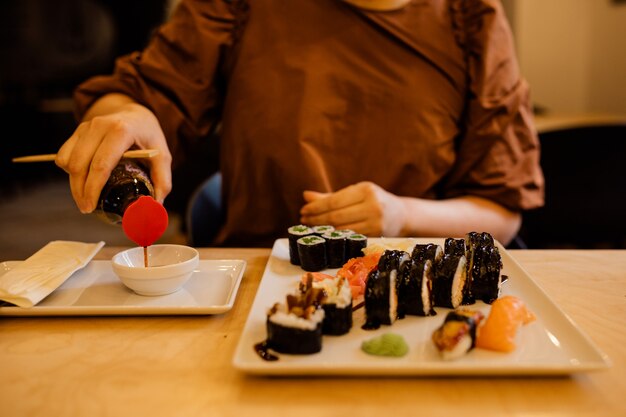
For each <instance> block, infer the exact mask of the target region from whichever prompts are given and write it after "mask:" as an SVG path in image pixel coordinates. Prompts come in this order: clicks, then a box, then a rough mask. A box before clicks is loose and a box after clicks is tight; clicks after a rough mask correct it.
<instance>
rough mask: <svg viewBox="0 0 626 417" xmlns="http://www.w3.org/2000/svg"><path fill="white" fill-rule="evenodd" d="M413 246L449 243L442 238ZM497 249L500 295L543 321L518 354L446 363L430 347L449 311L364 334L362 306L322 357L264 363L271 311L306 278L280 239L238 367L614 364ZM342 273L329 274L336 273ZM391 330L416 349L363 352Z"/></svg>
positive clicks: (416, 370) (526, 333)
mask: <svg viewBox="0 0 626 417" xmlns="http://www.w3.org/2000/svg"><path fill="white" fill-rule="evenodd" d="M386 240H387V241H393V239H386ZM370 241H375V240H374V239H371V240H370ZM415 241H416V242H419V243H427V242H432V243H438V244H443V240H442V239H415ZM499 249H500V252H501V254H502V261H503V265H504V267H503V270H502V273H503V274H504V275H508V277H509V278H508V280H507V281H506V282H505V283H504V284H503V288H502V295H506V294H509V295H515V296H517V297H519V298H521V299H522V300H524V301H525V302H526V304H527V306H528V307H529V308H530V309H531V310H532V311H533V312H534V313H535V315H536V316H537V320H536V321H534V322H533V323H531V324H529V325H527V326H524V327H522V328H521V329H520V330H519V332H518V340H517V349H516V350H515V351H514V352H512V353H508V354H504V353H498V352H492V351H487V350H483V349H474V350H472V351H471V352H470V353H469V354H467V355H465V356H464V357H462V358H460V359H457V360H454V361H444V360H442V359H441V358H440V357H439V354H438V352H437V351H436V349H435V347H434V345H433V344H432V342H431V334H432V332H433V331H434V330H435V329H436V328H437V327H439V326H440V325H441V323H442V322H443V319H444V317H445V315H446V314H447V312H448V311H449V310H448V309H445V308H437V315H436V316H433V317H413V316H409V317H407V318H405V319H403V320H398V321H396V322H395V323H394V324H393V325H391V326H382V327H381V328H380V329H378V330H375V331H371V330H369V331H366V330H363V329H361V326H362V324H363V323H364V311H363V310H364V309H362V308H361V309H359V310H357V311H356V312H355V313H354V316H353V317H354V325H353V327H352V330H351V331H350V332H349V333H348V334H347V335H343V336H323V342H322V343H323V345H322V351H321V352H320V353H316V354H313V355H285V354H277V356H279V358H280V359H279V360H278V361H275V362H268V361H265V360H263V359H261V358H260V357H259V356H258V355H257V353H256V352H255V349H254V348H253V346H254V344H256V343H258V342H261V341H263V340H265V338H266V327H265V326H266V325H265V319H266V311H267V310H268V309H269V308H270V307H271V306H272V305H273V304H274V303H275V302H284V300H285V296H286V294H288V293H290V292H294V291H295V290H296V288H297V283H298V281H299V279H300V277H301V275H302V274H303V273H304V271H303V270H302V269H300V267H297V266H294V265H291V264H290V262H289V246H288V241H287V239H279V240H277V241H276V242H275V244H274V247H273V250H272V255H271V257H270V260H269V262H268V264H267V267H266V269H265V273H264V275H263V278H262V281H261V284H260V286H259V290H258V292H257V295H256V298H255V300H254V303H253V305H252V309H251V311H250V315H249V316H248V319H247V321H246V325H245V327H244V330H243V334H242V336H241V338H240V340H239V344H238V346H237V350H236V351H235V356H234V358H233V364H234V366H235V367H236V368H237V369H239V370H241V371H244V372H246V373H250V374H261V375H559V374H570V373H574V372H582V371H590V370H597V369H603V368H606V367H608V366H610V361H609V359H608V358H607V356H606V355H605V354H603V353H602V352H600V350H599V349H598V348H597V347H596V346H595V345H594V344H593V343H592V342H591V341H590V340H589V339H588V338H587V337H586V336H585V335H584V334H583V332H582V331H581V330H580V329H579V328H578V327H577V326H576V324H574V323H573V322H572V321H571V320H570V319H569V318H568V317H567V316H566V315H565V314H564V313H563V312H562V311H561V310H560V309H559V308H558V307H557V306H556V305H555V304H554V303H553V302H552V301H551V300H550V299H549V298H548V296H547V295H546V294H545V293H544V292H543V290H541V288H539V287H538V286H537V284H536V283H535V282H534V281H533V280H532V279H531V278H530V276H529V275H528V274H527V273H526V272H525V271H524V270H523V269H522V268H521V267H520V266H519V265H518V264H517V262H516V261H515V260H514V259H513V258H512V257H511V256H510V255H509V254H508V253H507V252H506V250H505V249H504V248H503V247H502V246H501V245H499ZM336 271H337V270H328V271H325V272H327V273H329V274H331V275H334V274H335V273H336ZM472 308H476V309H480V310H481V311H483V313H488V312H489V306H488V305H486V304H484V303H482V302H480V303H477V304H475V305H473V306H472ZM386 332H393V333H397V334H401V335H402V336H404V338H405V340H406V342H407V343H408V345H409V349H410V350H409V353H408V354H407V355H406V356H404V357H401V358H390V357H377V356H370V355H368V354H366V353H364V352H363V351H361V348H360V347H361V343H362V342H363V341H364V340H367V339H370V338H372V337H375V336H378V335H381V334H383V333H386Z"/></svg>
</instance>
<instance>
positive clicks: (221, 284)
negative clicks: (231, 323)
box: [0, 260, 246, 316]
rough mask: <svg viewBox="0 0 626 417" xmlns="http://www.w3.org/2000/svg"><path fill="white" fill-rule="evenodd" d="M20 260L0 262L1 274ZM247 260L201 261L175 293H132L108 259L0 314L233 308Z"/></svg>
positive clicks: (189, 312)
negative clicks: (37, 300) (30, 301)
mask: <svg viewBox="0 0 626 417" xmlns="http://www.w3.org/2000/svg"><path fill="white" fill-rule="evenodd" d="M19 262H21V261H8V262H2V263H0V275H2V274H4V273H6V272H7V271H9V270H10V269H11V268H15V266H16V265H17V264H19ZM245 268H246V262H245V261H243V260H200V261H199V263H198V266H197V267H196V269H195V270H194V271H193V273H192V274H191V277H190V278H189V280H188V281H187V282H186V283H185V284H184V285H183V287H182V288H181V289H180V290H179V291H176V292H175V293H172V294H168V295H164V296H160V297H144V296H141V295H137V294H135V293H134V292H133V291H131V290H129V289H128V288H126V287H125V286H124V284H122V282H121V281H120V280H119V278H118V277H117V276H116V275H115V273H114V272H113V269H112V266H111V262H110V261H91V262H90V263H89V264H88V265H87V266H86V267H85V268H83V269H82V270H80V271H78V272H76V273H75V274H73V275H72V276H71V277H70V278H68V280H67V281H65V282H64V283H63V285H61V286H60V287H59V288H57V289H56V290H55V291H54V292H53V293H52V294H50V295H49V296H48V297H46V298H45V299H44V300H42V301H41V302H40V303H39V304H37V305H36V306H35V307H32V308H21V307H15V306H0V316H84V315H91V316H94V315H95V316H107V315H206V314H220V313H225V312H227V311H228V310H230V309H231V308H232V307H233V303H234V302H235V298H236V296H237V292H238V290H239V284H240V283H241V279H242V277H243V273H244V270H245Z"/></svg>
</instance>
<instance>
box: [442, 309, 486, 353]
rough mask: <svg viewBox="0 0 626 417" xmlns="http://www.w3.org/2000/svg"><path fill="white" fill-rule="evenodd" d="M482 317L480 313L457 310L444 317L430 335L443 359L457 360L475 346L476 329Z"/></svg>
mask: <svg viewBox="0 0 626 417" xmlns="http://www.w3.org/2000/svg"><path fill="white" fill-rule="evenodd" d="M483 318H484V316H483V314H482V313H481V312H480V311H474V310H470V309H467V308H459V309H457V310H454V311H451V312H449V313H448V315H447V316H446V318H445V320H444V322H443V324H442V325H441V327H439V328H438V329H437V330H435V331H434V333H433V334H432V341H433V343H434V344H435V347H436V348H437V350H438V351H439V353H440V354H441V356H442V357H443V359H446V360H449V359H457V358H459V357H461V356H463V355H465V354H466V353H468V352H469V351H470V350H472V349H473V348H474V346H476V329H477V328H478V326H479V324H480V322H481V321H482V320H483Z"/></svg>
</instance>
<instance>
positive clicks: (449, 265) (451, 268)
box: [433, 254, 467, 308]
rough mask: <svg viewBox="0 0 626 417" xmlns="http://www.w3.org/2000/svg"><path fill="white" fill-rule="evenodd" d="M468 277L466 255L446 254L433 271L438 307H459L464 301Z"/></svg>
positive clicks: (435, 297)
mask: <svg viewBox="0 0 626 417" xmlns="http://www.w3.org/2000/svg"><path fill="white" fill-rule="evenodd" d="M466 277H467V269H466V259H465V256H464V255H461V256H458V255H456V254H445V255H444V256H443V257H442V258H441V261H440V262H438V263H437V264H436V265H435V268H434V271H433V298H434V300H435V305H436V306H438V307H448V308H457V307H458V306H459V305H461V302H462V301H463V295H464V293H465V292H464V291H465V282H466Z"/></svg>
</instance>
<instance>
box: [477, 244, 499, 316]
mask: <svg viewBox="0 0 626 417" xmlns="http://www.w3.org/2000/svg"><path fill="white" fill-rule="evenodd" d="M479 252H480V253H481V257H480V258H481V261H480V267H478V266H477V265H476V264H475V265H474V269H473V271H472V272H473V279H472V293H473V296H474V298H475V299H476V300H482V301H483V302H485V303H487V304H491V303H492V302H494V301H495V300H496V299H497V298H498V297H499V296H500V288H501V286H502V275H500V270H501V268H502V258H501V257H500V251H499V250H498V248H497V247H496V246H483V247H481V248H480V249H479V250H477V252H476V253H479Z"/></svg>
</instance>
